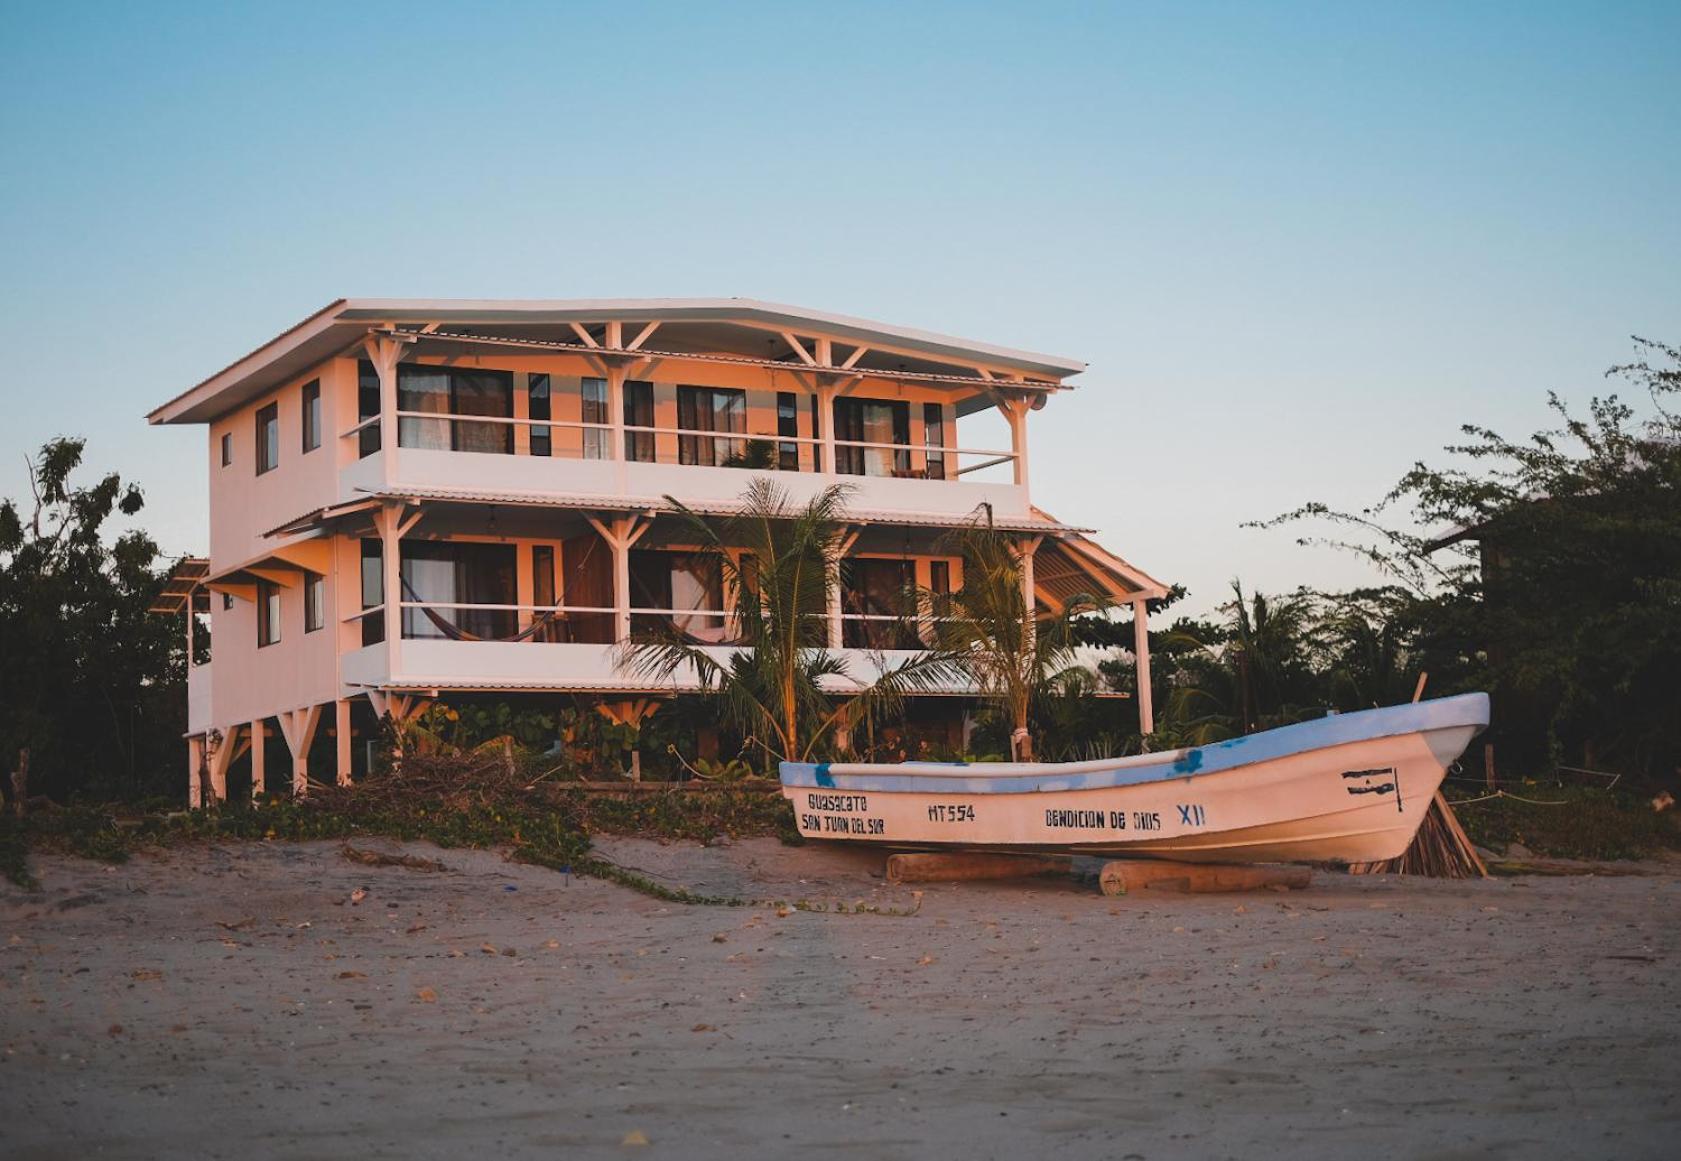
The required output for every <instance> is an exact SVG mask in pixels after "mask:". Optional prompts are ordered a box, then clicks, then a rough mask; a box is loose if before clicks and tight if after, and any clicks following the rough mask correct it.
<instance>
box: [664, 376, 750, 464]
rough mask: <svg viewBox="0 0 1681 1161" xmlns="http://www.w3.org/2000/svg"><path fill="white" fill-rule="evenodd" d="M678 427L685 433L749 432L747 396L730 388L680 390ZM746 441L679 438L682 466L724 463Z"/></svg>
mask: <svg viewBox="0 0 1681 1161" xmlns="http://www.w3.org/2000/svg"><path fill="white" fill-rule="evenodd" d="M677 426H678V427H679V428H680V429H681V430H683V431H685V432H732V433H745V432H746V431H747V393H746V392H745V391H740V390H737V389H735V388H731V387H679V388H677ZM745 443H746V441H745V440H742V439H723V438H716V437H706V436H702V435H680V436H678V437H677V462H678V463H680V464H711V465H716V464H722V463H723V462H724V461H725V460H727V459H729V458H730V456H732V455H736V454H739V453H740V452H741V451H742V450H743V447H744V445H745Z"/></svg>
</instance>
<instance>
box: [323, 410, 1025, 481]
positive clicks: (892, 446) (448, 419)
mask: <svg viewBox="0 0 1681 1161" xmlns="http://www.w3.org/2000/svg"><path fill="white" fill-rule="evenodd" d="M396 418H397V426H398V446H399V448H413V449H416V450H423V451H459V452H473V453H479V454H492V455H519V456H530V457H533V458H537V459H571V460H620V459H622V460H625V461H628V462H632V463H657V464H681V465H685V466H697V467H751V468H755V469H758V470H765V471H772V470H779V471H797V472H806V473H813V472H817V471H818V465H819V463H820V462H821V460H822V458H823V456H824V450H823V449H824V448H826V447H829V446H832V447H833V448H834V455H835V459H836V461H837V464H836V465H831V466H829V470H828V471H827V472H826V473H825V474H831V475H833V474H839V475H849V476H887V477H895V478H901V479H934V480H957V479H961V478H962V477H964V476H967V475H970V474H972V473H975V472H982V471H986V470H987V469H989V468H996V467H1001V466H1004V465H1009V464H1013V463H1014V462H1015V459H1016V454H1015V453H1014V452H1013V451H1008V450H1002V449H996V448H967V447H959V446H956V445H952V444H945V443H938V444H927V443H924V444H916V443H882V442H877V441H872V440H852V439H834V440H824V439H821V438H817V437H814V436H795V435H778V434H772V433H757V432H734V431H707V430H703V429H699V428H685V427H661V426H645V425H639V424H625V425H624V426H622V427H615V426H614V425H613V424H610V423H596V422H589V421H584V420H573V419H542V420H533V419H515V418H507V417H502V416H461V415H440V414H438V413H436V412H429V411H399V412H397V413H396ZM379 425H380V417H379V416H377V415H374V416H369V417H368V418H366V419H363V420H362V421H361V422H359V423H357V424H356V425H355V426H354V427H351V428H349V429H348V430H346V431H344V432H343V433H342V434H341V438H343V439H355V440H357V442H358V445H359V448H360V452H361V454H362V455H364V456H365V455H368V454H371V452H373V451H377V450H379V448H380V446H382V444H383V443H384V439H383V432H382V431H381V430H380V426H379ZM370 431H373V432H375V433H377V434H379V435H380V437H381V438H379V439H370V438H369V437H368V433H369V432H370ZM557 432H562V433H566V432H575V433H577V436H578V438H577V439H576V440H572V439H557V438H556V433H557ZM615 432H622V433H623V435H622V438H623V441H624V442H623V446H622V448H620V449H617V450H620V451H621V452H622V454H619V455H615V454H613V453H614V451H615V450H616V449H615V448H614V439H613V436H614V433H615ZM521 433H523V438H522V437H521ZM423 435H424V437H425V438H421V437H422V436H423ZM537 449H542V450H537Z"/></svg>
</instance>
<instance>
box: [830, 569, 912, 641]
mask: <svg viewBox="0 0 1681 1161" xmlns="http://www.w3.org/2000/svg"><path fill="white" fill-rule="evenodd" d="M841 573H842V575H841V605H842V607H843V608H844V609H845V611H846V612H847V613H848V614H851V617H850V618H849V619H848V620H845V621H843V622H841V626H842V627H841V643H842V644H843V645H845V646H846V647H847V648H848V649H917V648H920V647H921V645H922V643H921V642H920V641H918V640H917V638H916V634H915V633H914V632H912V631H911V628H910V626H908V625H906V624H905V623H904V622H902V621H900V620H899V619H898V618H899V617H900V615H901V613H902V612H903V610H905V609H906V608H907V607H914V605H909V604H907V602H908V601H910V600H914V597H912V596H911V595H910V594H912V593H913V591H914V590H913V587H912V586H913V585H914V584H915V580H916V566H915V565H914V564H913V563H912V562H911V561H908V560H858V559H853V560H848V561H847V562H846V567H845V568H843V569H842V570H841ZM860 616H861V617H863V618H869V619H854V618H859V617H860ZM876 618H879V619H876Z"/></svg>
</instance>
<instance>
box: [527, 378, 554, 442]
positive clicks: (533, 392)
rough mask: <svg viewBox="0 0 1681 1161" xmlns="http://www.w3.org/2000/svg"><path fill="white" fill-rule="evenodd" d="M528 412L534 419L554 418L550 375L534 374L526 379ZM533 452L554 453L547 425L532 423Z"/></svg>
mask: <svg viewBox="0 0 1681 1161" xmlns="http://www.w3.org/2000/svg"><path fill="white" fill-rule="evenodd" d="M526 394H527V396H528V397H529V398H528V399H527V401H526V414H527V415H529V416H530V417H531V418H532V419H553V418H554V411H553V408H552V405H551V404H550V402H549V377H548V376H547V375H532V376H530V377H529V378H527V379H526ZM531 454H532V455H534V456H546V455H552V454H554V442H553V439H552V437H551V435H550V431H549V429H548V428H547V427H539V426H537V425H536V424H535V423H534V424H532V425H531Z"/></svg>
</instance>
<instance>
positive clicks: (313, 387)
mask: <svg viewBox="0 0 1681 1161" xmlns="http://www.w3.org/2000/svg"><path fill="white" fill-rule="evenodd" d="M299 426H300V427H301V428H302V429H303V454H304V455H308V454H309V453H310V452H312V451H314V450H315V449H316V448H318V447H320V446H321V380H319V379H311V380H310V381H309V382H308V383H305V384H304V387H303V423H302V424H300V425H299Z"/></svg>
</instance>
